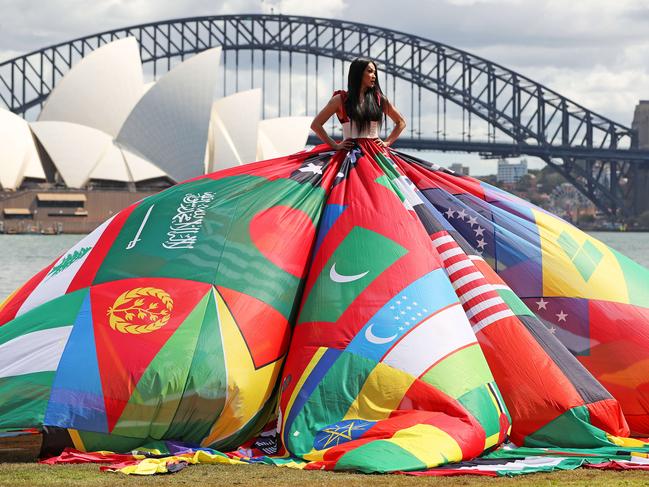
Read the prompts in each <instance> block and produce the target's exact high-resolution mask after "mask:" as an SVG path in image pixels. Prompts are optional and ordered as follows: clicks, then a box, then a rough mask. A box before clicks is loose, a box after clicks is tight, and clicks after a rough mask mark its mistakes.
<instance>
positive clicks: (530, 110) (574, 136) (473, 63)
mask: <svg viewBox="0 0 649 487" xmlns="http://www.w3.org/2000/svg"><path fill="white" fill-rule="evenodd" d="M128 36H133V37H135V38H136V39H137V40H138V42H139V45H140V56H141V58H142V62H143V64H144V65H145V66H147V65H148V66H151V67H152V70H153V74H154V76H157V74H158V70H168V69H169V68H170V66H171V59H173V58H180V59H184V58H185V57H186V56H190V55H193V54H195V53H198V52H200V51H203V50H205V49H208V48H210V47H214V46H222V48H223V50H224V51H225V52H227V51H241V50H253V51H262V52H264V53H265V52H266V51H286V52H290V53H302V54H306V55H315V56H319V57H325V58H332V59H339V60H344V61H351V60H353V59H354V58H356V57H358V56H361V55H362V56H370V57H372V58H373V59H375V60H376V62H377V64H378V67H379V69H380V70H382V71H384V72H385V73H386V74H389V75H391V76H393V77H395V78H399V79H402V80H405V81H407V82H410V83H412V84H413V85H416V86H417V87H420V88H421V89H424V90H428V91H430V92H433V93H435V94H437V95H439V96H441V97H443V99H444V100H448V101H450V102H451V103H453V104H455V105H457V106H459V107H461V108H462V110H466V111H467V112H468V113H470V114H473V115H474V116H477V117H479V118H481V119H483V120H484V121H486V122H487V124H488V127H489V130H490V132H489V135H488V140H487V141H475V140H471V136H470V134H469V137H468V138H466V139H464V140H461V141H455V140H446V139H445V138H440V137H439V134H438V136H437V138H422V137H421V136H419V137H411V138H408V137H404V138H402V139H401V140H400V142H401V144H400V145H401V147H406V148H417V149H428V150H455V151H467V152H480V153H483V154H486V155H491V156H515V155H524V154H525V155H532V156H536V157H540V158H542V159H543V160H544V161H546V163H548V164H550V165H551V166H553V167H554V168H555V169H556V170H557V171H558V172H559V173H561V174H562V175H563V176H564V177H565V178H566V179H567V180H568V181H570V182H571V183H572V184H574V185H575V186H576V187H577V189H579V191H581V192H582V193H583V194H585V195H586V196H587V197H588V198H589V199H590V200H591V201H593V203H595V205H597V206H598V208H599V209H600V210H602V211H604V212H606V213H608V214H609V215H611V216H612V217H614V218H624V217H628V216H633V215H637V214H638V213H639V212H640V211H642V210H645V209H646V208H647V206H648V205H649V199H648V198H647V195H646V193H647V192H646V190H645V188H646V186H647V183H649V176H648V174H649V171H648V170H649V164H646V162H649V151H645V150H639V149H638V148H637V136H636V134H635V132H634V131H633V130H632V129H631V128H628V127H625V126H623V125H621V124H619V123H616V122H614V121H613V120H610V119H609V118H607V117H604V116H602V115H599V114H597V113H595V112H593V111H591V110H589V109H587V108H585V107H583V106H581V105H579V104H577V103H575V102H573V101H571V100H569V99H568V98H566V97H564V96H562V95H560V94H559V93H557V92H555V91H553V90H551V89H550V88H548V87H546V86H543V85H541V84H539V83H537V82H535V81H533V80H531V79H529V78H527V77H525V76H523V75H521V74H519V73H517V72H515V71H512V70H510V69H507V68H505V67H503V66H501V65H499V64H496V63H493V62H490V61H488V60H486V59H483V58H480V57H478V56H475V55H472V54H470V53H468V52H466V51H462V50H460V49H456V48H454V47H452V46H449V45H446V44H442V43H440V42H436V41H432V40H429V39H425V38H422V37H419V36H415V35H412V34H407V33H403V32H398V31H394V30H390V29H385V28H381V27H376V26H371V25H366V24H360V23H355V22H348V21H343V20H332V19H324V18H314V17H302V16H285V15H222V16H203V17H193V18H183V19H174V20H166V21H160V22H154V23H149V24H141V25H135V26H131V27H125V28H121V29H115V30H111V31H107V32H102V33H99V34H94V35H90V36H86V37H82V38H78V39H75V40H72V41H69V42H65V43H61V44H56V45H53V46H50V47H46V48H43V49H40V50H38V51H34V52H31V53H29V54H26V55H24V56H20V57H17V58H14V59H10V60H8V61H5V62H3V63H1V64H0V102H2V103H3V104H4V105H5V106H6V107H7V108H8V109H9V110H11V111H12V112H14V113H16V114H19V115H21V116H25V114H26V113H27V112H28V111H29V110H30V109H37V108H38V107H40V106H42V103H43V102H44V100H45V99H46V97H47V96H48V94H49V93H50V92H51V90H52V89H53V88H54V86H55V85H56V83H57V81H58V80H59V79H60V78H61V77H63V75H64V74H65V73H66V72H67V71H68V70H69V69H70V68H71V66H72V65H73V64H74V63H75V62H76V61H77V60H79V59H80V58H82V57H83V56H85V55H86V54H88V53H89V52H91V51H92V50H94V49H96V48H98V47H100V46H102V45H104V44H106V43H108V42H111V41H113V40H116V39H120V38H124V37H128ZM264 60H265V57H264ZM165 64H166V66H165ZM264 68H265V63H264ZM264 96H265V93H264ZM419 100H421V96H420V98H419ZM419 103H421V101H419ZM497 133H498V135H499V136H500V137H502V136H505V138H507V139H509V141H508V142H505V143H503V142H497V141H496V134H497ZM420 135H421V134H420Z"/></svg>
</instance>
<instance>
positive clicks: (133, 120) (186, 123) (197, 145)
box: [116, 47, 221, 181]
mask: <svg viewBox="0 0 649 487" xmlns="http://www.w3.org/2000/svg"><path fill="white" fill-rule="evenodd" d="M220 55H221V48H220V47H219V48H214V49H209V50H207V51H204V52H202V53H200V54H197V55H195V56H193V57H191V58H190V59H188V60H187V61H185V62H183V63H181V64H179V65H178V66H176V67H175V68H174V69H172V70H171V71H169V72H168V73H167V74H165V75H164V76H163V77H162V78H160V79H159V80H158V82H157V83H156V84H155V85H154V86H152V87H151V88H150V89H149V90H148V91H147V92H146V93H145V94H144V95H143V96H142V98H141V99H140V101H139V102H138V103H137V105H136V106H135V107H134V108H133V110H132V112H131V113H130V114H129V116H128V118H127V119H126V121H125V122H124V125H123V126H122V128H121V129H120V131H119V134H118V135H117V137H116V141H117V142H118V143H119V144H120V146H122V147H125V148H127V149H128V150H130V151H131V152H133V153H135V154H137V155H139V156H140V157H143V158H145V159H148V160H149V161H152V162H153V163H154V164H156V165H157V166H158V167H159V168H160V169H162V170H163V171H164V172H166V173H167V174H168V175H169V176H170V177H171V178H172V179H174V180H176V181H182V180H185V179H188V178H191V177H194V176H198V175H200V174H203V171H204V160H205V147H206V144H207V132H208V126H209V120H210V110H211V106H212V99H213V97H214V88H215V86H216V81H217V74H218V70H217V69H216V68H217V66H218V63H219V58H220Z"/></svg>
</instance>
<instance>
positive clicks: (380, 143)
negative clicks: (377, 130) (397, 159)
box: [374, 137, 388, 147]
mask: <svg viewBox="0 0 649 487" xmlns="http://www.w3.org/2000/svg"><path fill="white" fill-rule="evenodd" d="M374 142H375V143H376V145H378V146H379V147H388V144H386V143H385V142H384V141H383V140H382V139H381V138H380V137H377V138H376V139H374Z"/></svg>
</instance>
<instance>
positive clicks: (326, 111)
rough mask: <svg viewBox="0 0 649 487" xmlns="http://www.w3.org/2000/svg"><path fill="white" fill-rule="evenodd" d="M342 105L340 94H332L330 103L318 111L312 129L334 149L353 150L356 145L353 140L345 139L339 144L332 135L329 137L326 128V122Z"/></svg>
mask: <svg viewBox="0 0 649 487" xmlns="http://www.w3.org/2000/svg"><path fill="white" fill-rule="evenodd" d="M341 107H342V97H341V96H340V95H335V96H332V97H331V100H329V103H327V105H326V106H325V107H324V108H323V109H322V110H320V113H318V114H317V115H316V116H315V118H314V119H313V122H311V130H313V131H314V132H315V134H316V135H317V136H318V137H319V138H320V140H322V141H323V142H324V143H325V144H327V145H329V147H331V148H332V149H335V150H340V149H345V150H351V149H352V147H353V146H354V143H353V142H352V141H351V140H344V141H343V142H341V143H340V144H339V143H337V142H336V141H335V140H333V139H332V138H331V137H329V134H327V131H326V130H325V129H324V124H325V123H327V120H329V119H330V118H331V117H332V116H333V115H334V114H335V113H336V112H337V111H339V110H340V108H341Z"/></svg>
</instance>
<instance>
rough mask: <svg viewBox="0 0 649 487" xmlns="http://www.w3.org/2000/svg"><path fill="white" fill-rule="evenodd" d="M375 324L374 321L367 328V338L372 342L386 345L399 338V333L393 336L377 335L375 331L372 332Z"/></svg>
mask: <svg viewBox="0 0 649 487" xmlns="http://www.w3.org/2000/svg"><path fill="white" fill-rule="evenodd" d="M373 326H374V323H372V324H371V325H370V326H368V327H367V328H366V329H365V339H366V340H367V341H368V342H370V343H374V344H376V345H385V344H386V343H390V342H391V341H392V340H394V339H395V338H397V336H399V335H398V333H395V334H394V335H392V336H391V337H377V336H376V335H375V334H374V333H372V327H373Z"/></svg>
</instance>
